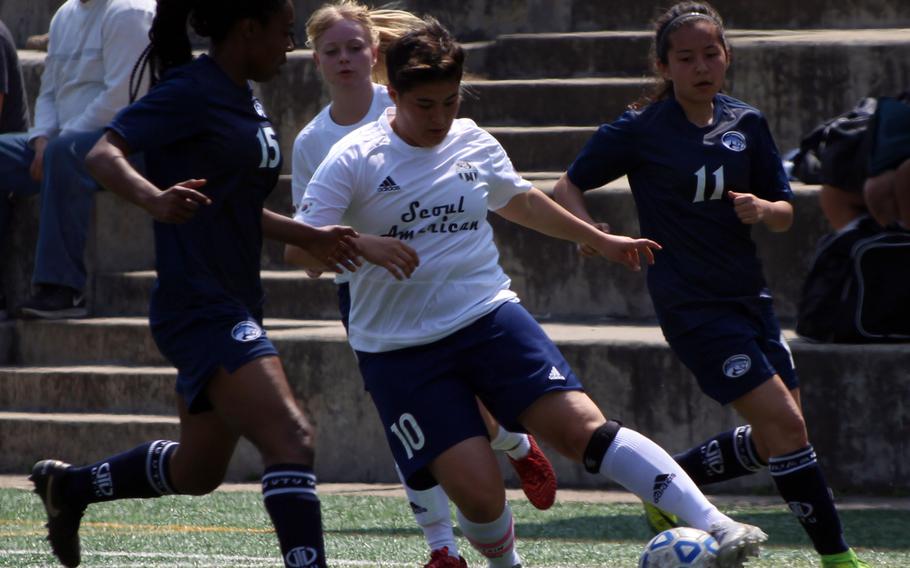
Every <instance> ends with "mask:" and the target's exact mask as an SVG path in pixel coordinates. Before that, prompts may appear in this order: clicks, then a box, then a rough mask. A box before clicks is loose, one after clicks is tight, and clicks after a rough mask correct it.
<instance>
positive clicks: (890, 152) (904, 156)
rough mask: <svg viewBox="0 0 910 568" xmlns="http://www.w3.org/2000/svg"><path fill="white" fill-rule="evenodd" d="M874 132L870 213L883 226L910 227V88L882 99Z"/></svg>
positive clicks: (868, 196)
mask: <svg viewBox="0 0 910 568" xmlns="http://www.w3.org/2000/svg"><path fill="white" fill-rule="evenodd" d="M871 136H872V142H871V152H870V154H869V172H868V174H869V177H868V179H867V180H866V183H865V185H864V186H863V194H864V196H865V199H866V205H867V207H868V209H869V214H870V215H872V217H873V218H874V219H875V220H876V221H877V222H878V224H879V225H881V226H882V227H894V226H895V225H896V226H899V227H902V228H903V229H910V91H907V92H905V93H904V94H902V95H901V96H900V97H897V98H891V97H882V98H880V99H879V102H878V107H877V108H876V114H875V120H874V128H873V132H872V133H871Z"/></svg>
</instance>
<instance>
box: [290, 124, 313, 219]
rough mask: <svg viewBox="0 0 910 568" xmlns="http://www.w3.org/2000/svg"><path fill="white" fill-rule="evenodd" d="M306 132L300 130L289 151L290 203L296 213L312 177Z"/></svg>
mask: <svg viewBox="0 0 910 568" xmlns="http://www.w3.org/2000/svg"><path fill="white" fill-rule="evenodd" d="M306 149H307V145H306V133H305V131H304V132H301V133H300V134H299V135H298V136H297V138H296V139H295V140H294V148H293V150H292V152H291V205H292V206H293V208H294V212H295V213H296V212H297V210H298V209H300V204H301V202H302V201H303V194H304V193H305V192H306V186H307V185H308V184H309V183H310V179H312V177H313V173H314V171H313V170H314V169H315V168H314V167H313V165H312V164H311V163H310V159H309V156H308V155H307V151H306Z"/></svg>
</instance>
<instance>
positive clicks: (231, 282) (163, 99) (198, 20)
mask: <svg viewBox="0 0 910 568" xmlns="http://www.w3.org/2000/svg"><path fill="white" fill-rule="evenodd" d="M293 18H294V10H293V6H292V4H291V2H290V1H288V0H192V1H190V0H159V2H158V10H157V14H156V16H155V20H154V23H153V25H152V30H151V33H150V37H151V40H152V43H151V47H150V50H151V51H150V53H149V61H150V62H151V64H152V69H153V82H154V83H156V84H155V86H154V88H153V89H152V90H151V91H150V92H149V94H148V95H147V96H145V97H144V98H142V99H141V100H139V101H138V102H137V103H135V104H133V105H131V106H130V107H127V108H126V109H124V110H123V111H122V112H120V113H119V114H118V115H117V116H116V117H115V118H114V120H113V122H112V123H111V124H110V125H109V127H108V129H107V131H106V133H105V134H104V135H103V136H102V138H101V140H100V141H99V142H98V144H97V145H96V146H95V148H94V149H93V150H92V151H91V152H90V154H89V156H88V158H87V165H88V167H89V169H90V171H91V172H92V174H93V175H94V176H95V177H96V179H98V181H99V182H101V183H102V184H103V185H104V186H105V187H107V188H108V189H110V190H111V191H113V192H115V193H117V194H119V195H121V196H123V197H125V198H127V199H128V200H130V201H132V202H134V203H135V204H137V205H139V206H140V207H142V208H144V209H146V210H147V211H148V212H149V214H150V215H151V216H152V217H153V218H154V219H155V224H154V232H155V249H156V268H157V272H158V279H157V281H156V284H155V288H154V291H153V293H152V299H151V306H150V316H149V319H150V325H151V330H152V334H153V336H154V339H155V341H156V343H157V345H158V347H159V348H160V349H161V352H162V353H163V354H164V355H165V356H166V357H167V358H168V359H169V360H170V361H171V362H172V363H173V364H174V366H175V367H177V370H178V374H177V389H176V390H177V393H178V394H179V397H178V410H179V416H180V441H179V443H177V442H173V441H166V440H158V441H153V442H149V443H146V444H143V445H141V446H139V447H137V448H135V449H133V450H130V451H128V452H125V453H122V454H119V455H116V456H112V457H109V458H106V459H104V460H101V461H99V462H97V463H95V464H92V465H88V466H85V467H74V466H70V465H68V464H65V463H62V462H60V461H56V460H45V461H41V462H39V463H37V464H36V465H35V467H34V469H33V472H32V480H33V482H34V483H35V487H36V492H37V493H38V494H39V495H40V496H41V498H42V500H43V501H44V505H45V508H46V510H47V515H48V529H49V540H50V543H51V547H52V549H53V551H54V553H55V554H56V555H57V557H58V558H59V559H60V561H61V562H62V563H63V564H64V565H65V566H76V565H78V564H79V562H80V546H79V537H78V529H79V522H80V519H81V517H82V514H83V511H84V510H85V508H86V506H87V505H88V504H90V503H96V502H99V501H109V500H114V499H124V498H141V497H159V496H162V495H167V494H176V493H179V494H191V495H200V494H205V493H209V492H211V491H213V490H214V489H215V488H216V487H218V485H219V484H220V483H221V482H222V480H223V477H224V474H225V471H226V469H227V466H228V462H229V460H230V458H231V455H232V454H233V452H234V448H235V446H236V444H237V441H238V438H239V437H240V436H243V437H245V438H247V439H249V440H250V441H251V442H252V443H253V445H254V446H255V447H256V448H257V449H258V450H259V452H260V454H261V456H262V460H263V463H264V466H265V472H264V475H263V476H262V491H263V497H264V502H265V507H266V509H267V510H268V513H269V515H270V516H271V519H272V522H273V524H274V526H275V530H276V532H277V535H278V540H279V543H280V546H281V553H282V557H283V560H284V565H285V566H293V567H296V568H301V567H325V565H326V559H325V553H324V545H323V535H322V522H321V513H320V505H319V499H318V497H317V495H316V478H315V476H314V475H313V440H312V432H311V428H310V426H309V424H308V422H307V420H306V418H305V417H304V415H303V413H302V412H301V410H300V409H299V407H298V406H297V404H296V402H295V400H294V395H293V393H292V391H291V388H290V387H289V385H288V381H287V378H286V376H285V374H284V371H283V369H282V366H281V362H280V360H279V359H278V354H277V351H276V350H275V348H274V347H273V345H272V344H271V342H270V341H269V339H268V337H267V335H266V332H265V331H264V330H263V328H262V304H263V292H262V287H261V283H260V276H259V269H260V254H261V252H260V251H261V246H262V237H263V236H266V237H269V238H274V239H277V240H280V241H283V242H285V243H293V244H294V245H296V246H299V247H302V248H303V249H305V250H306V251H307V252H308V253H309V254H311V255H312V256H314V257H315V258H318V259H322V262H324V263H325V264H326V265H327V266H329V267H335V266H339V265H340V266H345V267H347V268H349V269H353V268H355V265H354V263H355V262H359V261H355V260H354V259H355V256H356V252H357V251H356V246H355V245H353V243H352V242H349V240H350V239H351V238H353V237H355V236H356V232H355V231H353V230H351V229H349V228H343V227H327V228H325V229H315V228H312V227H309V226H307V225H304V224H302V223H298V222H295V221H293V220H291V219H289V218H286V217H283V216H280V215H277V214H275V213H272V212H270V211H268V210H265V209H263V203H264V201H265V198H266V196H267V195H268V194H269V192H270V191H271V190H272V189H273V187H274V186H275V183H276V181H277V179H278V176H279V173H280V169H281V152H280V149H279V146H278V143H277V139H276V136H275V131H274V130H273V127H272V123H271V122H270V120H269V117H268V115H267V114H266V112H265V109H263V107H262V105H261V104H260V103H259V101H258V100H257V99H256V98H255V97H254V96H253V93H252V89H251V85H250V80H256V81H266V80H268V79H270V78H271V77H273V76H274V75H275V74H276V73H277V72H278V70H279V68H280V67H281V65H282V64H283V63H284V62H285V61H286V52H287V51H289V50H291V49H293V47H294V39H293V31H292V30H293ZM188 20H189V21H190V22H191V23H192V26H193V28H194V29H195V30H196V32H197V33H199V35H201V36H208V37H210V38H211V48H210V50H209V52H208V54H205V55H201V56H200V57H198V58H196V59H193V56H192V53H191V50H190V41H189V39H188V37H187V21H188ZM133 152H143V153H144V155H145V160H146V167H147V177H143V176H142V175H140V174H139V173H138V172H137V171H136V170H134V169H133V168H132V166H130V164H129V162H128V161H127V160H126V156H127V155H129V154H131V153H133ZM162 188H164V189H162Z"/></svg>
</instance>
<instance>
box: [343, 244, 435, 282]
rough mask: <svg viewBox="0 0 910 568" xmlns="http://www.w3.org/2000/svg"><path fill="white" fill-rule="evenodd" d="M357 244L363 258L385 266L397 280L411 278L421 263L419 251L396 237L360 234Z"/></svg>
mask: <svg viewBox="0 0 910 568" xmlns="http://www.w3.org/2000/svg"><path fill="white" fill-rule="evenodd" d="M357 246H358V247H360V254H361V255H362V256H363V258H365V259H366V260H367V261H368V262H371V263H372V264H375V265H376V266H381V267H383V268H385V269H386V270H388V271H389V273H390V274H391V275H392V276H394V277H395V279H396V280H404V279H405V278H410V277H411V274H413V273H414V270H415V269H417V266H418V265H419V264H420V258H418V256H417V251H415V250H414V249H412V248H411V247H409V246H408V245H406V244H404V243H403V242H401V240H400V239H397V238H395V237H377V236H375V235H360V238H359V239H357Z"/></svg>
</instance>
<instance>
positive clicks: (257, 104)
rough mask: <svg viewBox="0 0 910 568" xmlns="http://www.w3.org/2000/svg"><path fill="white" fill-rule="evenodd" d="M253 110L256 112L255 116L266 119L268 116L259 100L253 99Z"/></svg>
mask: <svg viewBox="0 0 910 568" xmlns="http://www.w3.org/2000/svg"><path fill="white" fill-rule="evenodd" d="M253 110H255V111H256V114H258V115H259V116H261V117H262V118H268V117H269V116H268V115H267V114H265V107H264V106H262V103H261V102H259V99H253Z"/></svg>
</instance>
